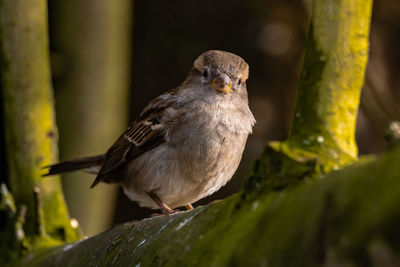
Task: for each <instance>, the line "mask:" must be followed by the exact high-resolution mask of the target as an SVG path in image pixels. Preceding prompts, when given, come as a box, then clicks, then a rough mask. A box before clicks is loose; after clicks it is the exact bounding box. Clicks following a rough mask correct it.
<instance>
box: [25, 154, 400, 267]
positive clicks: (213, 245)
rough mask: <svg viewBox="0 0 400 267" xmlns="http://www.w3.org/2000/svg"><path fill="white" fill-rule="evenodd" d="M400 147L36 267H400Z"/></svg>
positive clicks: (62, 251) (119, 231)
mask: <svg viewBox="0 0 400 267" xmlns="http://www.w3.org/2000/svg"><path fill="white" fill-rule="evenodd" d="M399 158H400V147H398V149H396V151H392V152H391V153H389V154H387V155H385V156H384V157H382V158H381V159H379V160H374V161H372V162H371V161H370V162H364V163H357V164H355V165H354V166H351V167H347V168H344V169H342V170H340V171H337V172H332V173H330V174H328V175H327V176H326V177H325V178H324V179H321V180H317V181H314V182H312V183H303V184H302V185H300V186H298V187H296V188H294V189H293V190H289V189H286V190H284V191H281V192H270V191H268V190H266V188H265V187H263V188H260V189H258V190H252V191H243V192H241V193H239V194H236V195H233V196H231V197H229V198H227V199H225V200H223V201H219V202H214V203H211V204H209V205H207V206H205V207H198V208H196V209H194V210H192V211H186V212H182V213H178V214H174V215H168V216H159V217H155V218H149V219H144V220H142V221H139V222H131V223H126V224H123V225H119V226H117V227H114V228H112V229H110V230H108V231H106V232H104V233H102V234H100V235H97V236H94V237H91V238H89V239H87V240H84V241H81V242H77V243H74V244H70V245H67V246H64V247H62V248H58V249H55V250H53V251H51V252H47V253H44V254H38V255H33V256H32V257H31V258H29V260H25V261H22V263H21V264H23V265H29V266H89V265H92V266H377V267H378V266H397V265H399V264H400V261H399V253H398V251H399V248H400V247H399V243H398V240H399V238H400V229H399V227H398V225H399V223H400V209H399V208H398V203H399V201H400V179H399V177H400V168H399V165H398V159H399Z"/></svg>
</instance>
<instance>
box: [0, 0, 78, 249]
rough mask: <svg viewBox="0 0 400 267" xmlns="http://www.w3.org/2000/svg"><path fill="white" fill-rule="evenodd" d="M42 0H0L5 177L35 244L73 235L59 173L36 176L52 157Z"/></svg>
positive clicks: (54, 138)
mask: <svg viewBox="0 0 400 267" xmlns="http://www.w3.org/2000/svg"><path fill="white" fill-rule="evenodd" d="M46 4H47V3H46V1H45V0H17V1H7V0H1V1H0V43H1V47H0V59H1V85H2V93H3V99H4V109H5V110H4V120H5V132H6V144H7V161H8V167H9V174H8V177H7V181H8V184H9V186H10V189H11V193H12V195H13V196H14V198H15V202H16V205H17V207H18V206H20V205H25V206H26V222H25V225H24V231H25V234H26V236H27V237H28V238H29V239H30V241H31V242H29V244H30V245H33V246H39V247H40V246H47V245H50V244H52V245H54V244H57V243H58V244H61V242H64V241H72V240H76V238H77V236H78V235H77V233H76V231H75V229H73V228H72V227H71V224H70V221H69V219H68V214H67V208H66V206H65V203H64V199H63V195H62V190H61V186H60V180H59V178H55V179H48V180H44V179H42V177H41V174H42V170H41V168H42V167H43V166H45V165H48V164H50V163H54V162H56V161H57V146H56V145H57V129H56V127H55V124H54V112H53V99H52V91H51V79H50V68H49V54H48V37H47V5H46ZM42 230H44V231H42ZM2 234H4V235H6V234H11V233H2ZM50 241H51V242H50ZM53 241H54V242H53Z"/></svg>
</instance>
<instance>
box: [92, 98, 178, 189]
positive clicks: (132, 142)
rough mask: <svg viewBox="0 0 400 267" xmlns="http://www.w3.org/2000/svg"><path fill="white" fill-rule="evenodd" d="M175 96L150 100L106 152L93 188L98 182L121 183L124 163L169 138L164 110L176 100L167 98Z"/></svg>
mask: <svg viewBox="0 0 400 267" xmlns="http://www.w3.org/2000/svg"><path fill="white" fill-rule="evenodd" d="M172 95H173V94H172V93H167V94H164V95H161V96H160V97H158V98H156V99H155V100H153V102H150V103H149V105H148V106H147V108H145V109H144V111H143V113H142V114H141V116H140V118H139V120H137V121H134V122H133V123H132V124H131V125H130V127H129V128H128V129H127V130H126V131H125V132H124V133H123V134H122V135H121V136H120V137H119V138H118V139H117V141H116V142H115V143H114V144H113V145H112V146H111V148H110V149H109V150H108V151H107V153H106V155H105V161H104V164H103V166H102V168H101V169H100V171H99V174H98V175H97V177H96V180H95V181H94V182H93V184H92V186H91V187H94V186H95V185H97V184H98V183H99V182H106V183H118V182H121V181H122V179H123V175H122V172H123V166H124V165H125V163H127V162H129V161H131V160H133V159H135V158H136V157H138V156H139V155H141V154H143V153H145V152H146V151H149V150H151V149H152V148H154V147H156V146H158V145H160V144H162V143H163V142H165V141H166V133H167V129H166V126H165V125H164V124H163V123H162V118H163V115H164V112H165V110H166V109H167V108H169V107H171V104H172V102H173V101H166V100H169V99H168V97H169V96H172ZM161 100H162V101H161ZM169 119H170V118H169Z"/></svg>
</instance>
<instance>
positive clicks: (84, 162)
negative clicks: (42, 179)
mask: <svg viewBox="0 0 400 267" xmlns="http://www.w3.org/2000/svg"><path fill="white" fill-rule="evenodd" d="M103 162H104V155H98V156H93V157H86V158H79V159H73V160H68V161H63V162H60V163H57V164H54V165H49V166H45V167H43V168H44V169H48V172H47V173H46V174H44V175H42V176H49V175H54V174H59V173H64V172H71V171H77V170H81V169H87V168H92V167H97V166H101V165H103Z"/></svg>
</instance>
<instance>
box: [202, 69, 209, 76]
mask: <svg viewBox="0 0 400 267" xmlns="http://www.w3.org/2000/svg"><path fill="white" fill-rule="evenodd" d="M207 76H208V72H207V70H204V71H203V77H204V78H207Z"/></svg>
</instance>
